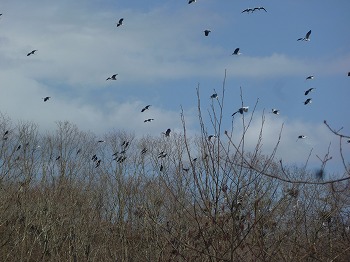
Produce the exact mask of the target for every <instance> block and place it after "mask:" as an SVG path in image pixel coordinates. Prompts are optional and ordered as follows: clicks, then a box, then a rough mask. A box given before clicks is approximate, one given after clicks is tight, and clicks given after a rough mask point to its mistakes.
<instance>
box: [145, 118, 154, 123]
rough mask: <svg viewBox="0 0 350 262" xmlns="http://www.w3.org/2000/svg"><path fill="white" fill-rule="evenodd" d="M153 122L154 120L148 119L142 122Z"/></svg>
mask: <svg viewBox="0 0 350 262" xmlns="http://www.w3.org/2000/svg"><path fill="white" fill-rule="evenodd" d="M153 120H154V119H153V118H148V119H145V120H143V122H144V123H147V122H152V121H153Z"/></svg>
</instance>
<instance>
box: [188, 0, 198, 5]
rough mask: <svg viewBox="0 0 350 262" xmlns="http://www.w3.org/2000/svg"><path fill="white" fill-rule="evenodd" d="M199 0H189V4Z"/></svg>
mask: <svg viewBox="0 0 350 262" xmlns="http://www.w3.org/2000/svg"><path fill="white" fill-rule="evenodd" d="M196 1H197V0H189V1H188V4H192V3H195V2H196Z"/></svg>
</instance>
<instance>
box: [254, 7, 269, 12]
mask: <svg viewBox="0 0 350 262" xmlns="http://www.w3.org/2000/svg"><path fill="white" fill-rule="evenodd" d="M256 10H264V11H265V12H267V11H266V9H265V8H264V7H262V6H261V7H254V8H253V10H252V12H254V11H256Z"/></svg>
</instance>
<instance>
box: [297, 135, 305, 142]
mask: <svg viewBox="0 0 350 262" xmlns="http://www.w3.org/2000/svg"><path fill="white" fill-rule="evenodd" d="M305 138H307V136H304V135H300V136H298V138H297V141H298V140H299V139H305Z"/></svg>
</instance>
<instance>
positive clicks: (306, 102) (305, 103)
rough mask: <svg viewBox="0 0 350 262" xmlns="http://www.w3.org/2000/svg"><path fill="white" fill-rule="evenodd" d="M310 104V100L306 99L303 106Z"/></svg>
mask: <svg viewBox="0 0 350 262" xmlns="http://www.w3.org/2000/svg"><path fill="white" fill-rule="evenodd" d="M311 103H312V100H311V98H308V99H306V100H305V102H304V105H307V104H311Z"/></svg>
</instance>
